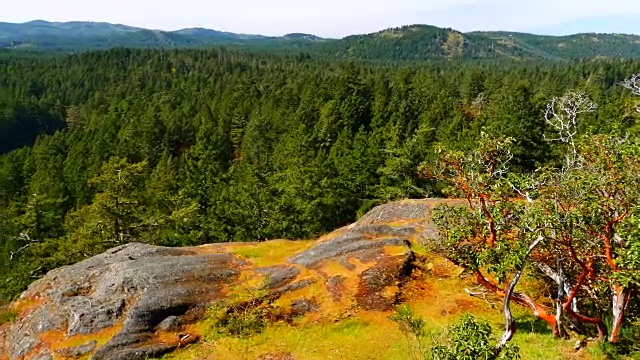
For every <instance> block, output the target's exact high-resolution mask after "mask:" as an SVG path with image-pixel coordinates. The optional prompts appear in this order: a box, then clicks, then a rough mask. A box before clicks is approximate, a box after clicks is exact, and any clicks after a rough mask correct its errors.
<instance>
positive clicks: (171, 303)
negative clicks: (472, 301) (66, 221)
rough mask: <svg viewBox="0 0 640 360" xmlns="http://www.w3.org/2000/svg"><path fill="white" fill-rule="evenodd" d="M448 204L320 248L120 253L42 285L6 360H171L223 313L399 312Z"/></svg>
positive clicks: (134, 247)
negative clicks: (255, 307) (436, 213)
mask: <svg viewBox="0 0 640 360" xmlns="http://www.w3.org/2000/svg"><path fill="white" fill-rule="evenodd" d="M443 202H451V201H445V200H435V199H426V200H407V201H401V202H396V203H391V204H387V205H383V206H380V207H377V208H375V209H373V210H372V211H371V212H369V213H368V214H367V215H365V216H364V217H363V218H361V219H360V220H359V221H358V222H356V223H354V224H352V225H350V226H347V227H345V228H342V229H339V230H337V231H335V232H333V233H330V234H328V235H326V236H324V237H322V238H320V239H319V240H317V241H306V242H295V241H274V242H262V243H244V244H237V243H232V244H212V245H205V246H200V247H189V248H165V247H158V246H152V245H146V244H140V243H132V244H128V245H124V246H120V247H117V248H114V249H111V250H109V251H107V252H105V253H104V254H101V255H98V256H95V257H93V258H90V259H88V260H85V261H83V262H80V263H78V264H75V265H72V266H67V267H63V268H60V269H56V270H53V271H51V272H49V273H48V274H47V275H46V276H45V277H44V278H42V279H40V280H38V281H36V282H34V283H33V284H32V285H31V286H30V287H29V289H28V290H27V291H26V292H24V293H23V294H22V296H21V297H20V299H19V300H18V301H16V302H15V303H14V304H12V308H13V310H14V311H15V312H17V313H18V314H19V316H18V318H17V319H16V320H15V321H14V322H12V323H11V324H8V325H5V326H4V327H3V328H2V329H0V331H1V334H0V336H1V338H0V354H1V355H0V359H1V360H19V359H20V360H22V359H54V358H55V359H60V358H62V359H66V358H70V359H72V358H79V357H86V356H88V355H90V356H91V358H92V359H96V360H125V359H146V358H149V357H157V356H161V355H163V354H165V353H168V352H171V351H173V350H175V349H176V348H178V347H182V346H186V345H187V344H190V343H193V342H196V341H198V339H199V337H200V335H202V334H200V333H199V330H198V327H197V326H196V324H197V323H198V321H199V320H201V319H203V318H204V317H205V316H206V313H207V309H209V308H210V307H211V306H212V305H213V304H226V306H228V307H229V309H232V308H233V306H236V305H237V303H238V302H241V303H243V304H245V305H246V304H259V303H264V302H268V303H269V304H270V306H275V307H278V308H279V309H281V310H282V311H280V312H279V313H280V316H291V317H296V316H310V317H315V318H318V319H322V318H327V319H329V318H335V317H336V316H341V315H342V314H343V313H345V312H347V311H353V310H354V309H363V310H389V309H390V308H391V307H392V306H393V305H394V304H395V303H396V302H397V300H398V296H399V294H400V291H401V286H402V283H403V280H404V279H406V277H407V276H408V275H409V274H410V272H411V270H412V264H413V260H414V258H415V255H414V253H413V251H412V246H413V244H416V243H418V242H420V241H422V240H423V239H426V238H431V237H433V236H435V234H436V230H435V228H434V227H433V224H432V223H431V222H430V221H429V212H430V209H432V208H433V207H434V206H436V205H438V204H440V203H443ZM453 203H458V202H456V201H453ZM258 294H259V295H258ZM234 302H235V305H234ZM230 311H231V310H230ZM283 314H284V315H283Z"/></svg>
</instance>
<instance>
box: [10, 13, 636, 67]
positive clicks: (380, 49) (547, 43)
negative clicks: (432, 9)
mask: <svg viewBox="0 0 640 360" xmlns="http://www.w3.org/2000/svg"><path fill="white" fill-rule="evenodd" d="M218 45H239V46H246V47H257V46H260V47H268V48H272V49H279V50H300V51H305V52H309V53H313V54H316V55H318V56H322V57H330V58H352V59H359V60H372V61H424V60H436V59H463V60H468V59H512V60H553V61H566V60H571V59H585V58H640V36H638V35H625V34H596V33H592V34H588V33H585V34H575V35H569V36H545V35H534V34H527V33H517V32H506V31H493V32H484V31H476V32H470V33H462V32H459V31H456V30H454V29H446V28H439V27H435V26H429V25H410V26H404V27H399V28H391V29H386V30H382V31H379V32H376V33H372V34H365V35H353V36H348V37H345V38H343V39H325V38H321V37H319V36H316V35H312V34H304V33H291V34H287V35H284V36H264V35H257V34H255V35H254V34H237V33H232V32H224V31H218V30H211V29H205V28H199V27H195V28H188V29H181V30H176V31H162V30H149V29H143V28H138V27H132V26H127V25H120V24H110V23H104V22H80V21H73V22H66V23H64V22H63V23H58V22H47V21H44V20H36V21H30V22H27V23H22V24H14V23H0V49H35V50H62V51H78V50H96V49H108V48H113V47H132V48H192V47H210V46H218Z"/></svg>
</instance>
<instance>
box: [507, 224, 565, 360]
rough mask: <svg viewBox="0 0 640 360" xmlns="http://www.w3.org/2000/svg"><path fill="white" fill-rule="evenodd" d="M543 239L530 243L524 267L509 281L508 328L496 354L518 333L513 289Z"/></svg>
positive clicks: (523, 262) (525, 255)
mask: <svg viewBox="0 0 640 360" xmlns="http://www.w3.org/2000/svg"><path fill="white" fill-rule="evenodd" d="M542 240H544V238H543V237H542V236H540V237H538V238H537V239H536V240H535V241H534V242H533V243H531V245H529V249H528V250H527V252H526V253H525V254H524V259H523V260H522V267H521V268H520V270H519V271H518V273H517V274H516V276H514V278H513V280H511V283H509V287H508V288H507V293H506V294H505V296H504V318H505V322H506V329H505V331H504V335H502V338H501V339H500V341H499V342H498V345H497V346H496V356H497V355H499V354H500V352H502V349H504V347H505V346H507V343H508V342H509V341H511V339H512V338H513V335H515V333H516V322H515V321H514V320H513V315H512V314H511V308H510V306H509V305H510V302H511V298H512V296H513V291H514V290H515V288H516V285H518V282H519V281H520V277H522V273H524V269H525V267H526V265H527V260H528V259H529V255H531V252H532V251H533V249H535V247H536V246H538V244H540V243H541V242H542ZM557 324H558V323H557V322H556V328H557V327H558V326H557Z"/></svg>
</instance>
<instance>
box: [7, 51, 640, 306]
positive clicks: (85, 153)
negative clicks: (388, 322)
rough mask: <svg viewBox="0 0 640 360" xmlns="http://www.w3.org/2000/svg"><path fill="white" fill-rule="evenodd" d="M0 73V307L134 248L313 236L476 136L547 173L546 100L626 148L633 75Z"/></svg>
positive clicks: (274, 58)
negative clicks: (563, 102) (78, 264)
mask: <svg viewBox="0 0 640 360" xmlns="http://www.w3.org/2000/svg"><path fill="white" fill-rule="evenodd" d="M1 58H2V59H3V60H2V62H1V63H0V152H1V153H2V155H1V156H0V279H2V280H1V281H2V282H3V284H2V286H0V299H2V300H5V301H6V300H9V299H11V298H12V297H14V296H15V295H16V294H18V293H19V291H21V290H22V289H24V287H25V286H26V285H28V284H29V283H30V282H31V281H33V280H34V279H35V278H37V277H39V276H41V275H42V274H44V273H45V272H46V271H48V270H51V269H53V268H55V267H58V266H61V265H64V264H69V263H71V262H75V261H78V260H81V259H84V258H86V257H89V256H91V255H95V254H97V253H100V252H102V251H104V250H105V249H107V248H110V247H113V246H117V245H119V244H123V243H126V242H130V241H143V242H148V243H153V244H161V245H171V246H177V245H195V244H204V243H210V242H225V241H255V240H265V239H274V238H289V239H301V238H310V237H313V236H317V235H318V234H322V233H324V232H327V231H330V230H333V229H335V228H337V227H339V226H341V225H344V224H347V223H349V222H351V221H353V220H354V219H356V218H357V216H358V215H359V214H362V213H363V212H365V211H367V210H369V209H370V208H371V207H373V206H375V205H377V204H380V203H383V202H387V201H390V200H394V199H399V198H405V197H424V196H436V195H439V194H440V192H439V190H440V186H439V184H438V183H437V182H434V181H432V180H425V179H423V178H421V177H420V176H419V175H418V171H417V169H418V167H419V166H420V164H423V163H424V164H426V166H429V164H430V163H431V162H434V161H435V159H436V158H437V149H438V148H440V147H446V148H450V149H467V148H471V147H473V146H474V143H475V142H476V141H477V139H479V136H480V134H481V133H482V132H485V133H489V134H495V135H496V136H497V135H500V136H509V137H513V138H514V139H515V148H514V155H515V158H514V163H515V164H516V166H517V169H518V171H521V172H526V171H530V170H532V169H534V168H535V167H536V166H539V165H544V164H549V163H553V162H555V161H557V160H558V159H557V156H556V155H554V154H556V153H557V152H556V151H555V149H554V148H553V145H551V144H550V143H549V142H546V141H544V135H545V133H546V132H547V131H548V129H547V128H546V125H545V122H544V119H543V113H544V108H545V106H546V103H547V101H548V99H549V98H551V97H553V96H558V95H562V94H563V93H564V92H566V91H568V90H576V89H579V90H583V91H585V92H586V93H587V94H589V96H590V97H591V98H592V99H593V100H594V101H595V102H597V103H598V104H599V107H598V109H597V111H596V112H595V113H593V114H589V116H588V118H586V119H585V121H584V122H583V127H584V129H582V130H583V131H587V132H593V133H609V132H613V131H620V130H625V131H629V132H631V133H632V134H638V132H639V131H640V125H639V123H638V119H639V118H640V116H639V115H640V114H638V112H637V111H636V101H637V100H636V99H634V98H633V97H632V96H631V95H630V94H628V92H625V91H624V89H622V88H621V87H620V86H618V82H619V81H620V80H622V79H624V78H625V77H627V76H628V75H629V74H633V73H637V72H639V71H640V62H636V61H622V60H609V61H582V62H574V63H553V62H548V63H547V62H539V63H537V62H529V63H526V64H522V63H515V62H513V63H508V62H502V63H497V62H496V63H489V62H483V63H471V62H460V63H457V62H432V63H418V64H412V65H393V64H388V65H382V64H363V63H357V62H346V61H345V62H340V61H324V60H318V59H315V58H314V57H312V56H309V54H297V55H268V54H259V55H252V54H249V53H245V52H234V51H228V50H224V49H218V50H128V49H115V50H109V51H104V52H90V53H83V54H75V55H68V56H60V57H39V56H25V57H15V56H4V57H1Z"/></svg>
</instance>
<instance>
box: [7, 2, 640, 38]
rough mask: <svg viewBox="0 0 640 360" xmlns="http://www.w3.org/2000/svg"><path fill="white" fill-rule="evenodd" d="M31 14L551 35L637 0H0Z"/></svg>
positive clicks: (228, 27)
mask: <svg viewBox="0 0 640 360" xmlns="http://www.w3.org/2000/svg"><path fill="white" fill-rule="evenodd" d="M34 19H44V20H49V21H70V20H81V21H106V22H114V23H122V24H127V25H132V26H140V27H146V28H154V29H163V30H175V29H180V28H186V27H206V28H212V29H216V30H224V31H232V32H240V33H254V34H256V33H259V34H264V35H283V34H286V33H291V32H306V33H312V34H316V35H320V36H326V37H342V36H346V35H351V34H358V33H369V32H374V31H377V30H382V29H385V28H388V27H395V26H400V25H407V24H430V25H436V26H442V27H451V28H454V29H458V30H461V31H472V30H509V31H523V32H534V33H541V34H554V35H557V34H567V33H575V32H622V33H635V34H640V0H606V1H605V0H536V1H526V0H435V1H434V0H315V1H313V2H311V1H304V0H297V1H296V0H223V1H220V0H208V1H205V0H180V1H171V2H170V1H166V0H109V1H106V0H93V1H92V0H56V1H51V0H19V1H8V2H7V4H4V5H3V6H2V12H1V13H0V21H7V22H25V21H29V20H34Z"/></svg>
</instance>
